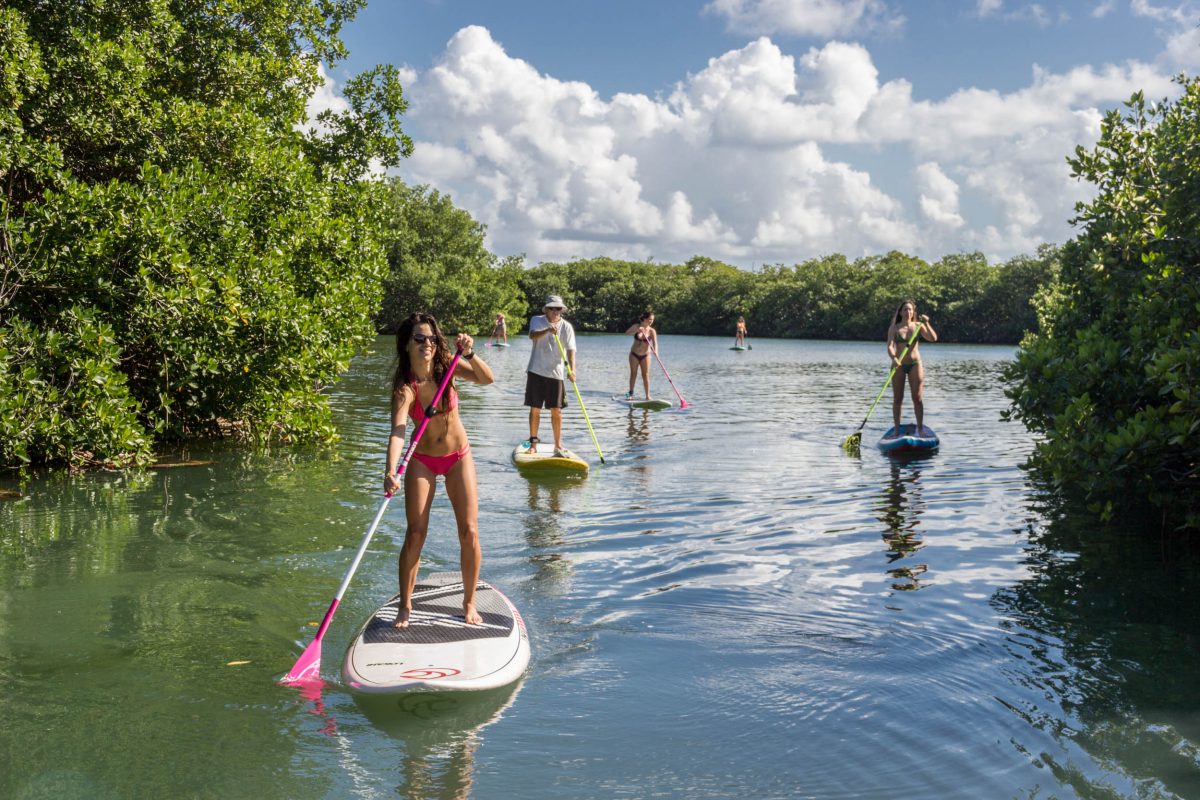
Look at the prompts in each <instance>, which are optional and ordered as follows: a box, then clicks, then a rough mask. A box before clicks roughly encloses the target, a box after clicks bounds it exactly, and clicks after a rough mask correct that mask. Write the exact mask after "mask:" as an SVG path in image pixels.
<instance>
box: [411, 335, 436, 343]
mask: <svg viewBox="0 0 1200 800" xmlns="http://www.w3.org/2000/svg"><path fill="white" fill-rule="evenodd" d="M412 340H413V341H414V342H416V343H417V344H425V343H426V342H429V343H430V344H437V341H438V337H437V336H435V335H434V334H432V333H414V334H413V335H412Z"/></svg>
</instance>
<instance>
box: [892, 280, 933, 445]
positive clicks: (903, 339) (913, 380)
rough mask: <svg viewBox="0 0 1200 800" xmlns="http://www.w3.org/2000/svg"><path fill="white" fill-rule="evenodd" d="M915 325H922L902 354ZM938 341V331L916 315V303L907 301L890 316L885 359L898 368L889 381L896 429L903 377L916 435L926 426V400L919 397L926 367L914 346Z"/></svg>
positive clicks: (898, 425)
mask: <svg viewBox="0 0 1200 800" xmlns="http://www.w3.org/2000/svg"><path fill="white" fill-rule="evenodd" d="M918 320H920V322H919V323H918ZM918 324H919V325H920V326H921V333H920V335H919V336H918V337H917V339H916V340H914V341H913V343H912V347H911V348H909V349H908V352H907V353H905V352H904V349H905V348H906V347H908V340H909V339H911V338H912V335H913V332H914V331H915V330H916V326H917V325H918ZM937 338H938V337H937V331H935V330H934V329H933V326H932V325H930V324H929V317H927V316H926V315H924V314H921V315H920V316H917V301H915V300H912V299H907V300H905V301H904V302H903V303H901V304H900V307H899V308H897V309H896V314H895V316H893V317H892V324H891V325H890V326H889V327H888V337H887V351H888V356H889V357H890V358H891V359H892V364H893V365H894V366H895V367H896V368H897V369H896V377H895V378H894V379H893V380H892V423H893V424H894V425H895V426H896V428H897V429H899V427H900V407H901V406H903V405H904V379H905V378H908V383H909V386H910V387H912V401H913V413H914V414H916V417H917V432H918V433H920V432H921V427H922V425H924V423H925V400H924V396H923V394H922V392H923V390H924V388H925V367H923V366H922V365H921V354H920V352H918V349H917V347H918V345H919V344H920V341H919V340H921V339H924V340H925V341H927V342H936V341H937ZM902 357H903V358H902Z"/></svg>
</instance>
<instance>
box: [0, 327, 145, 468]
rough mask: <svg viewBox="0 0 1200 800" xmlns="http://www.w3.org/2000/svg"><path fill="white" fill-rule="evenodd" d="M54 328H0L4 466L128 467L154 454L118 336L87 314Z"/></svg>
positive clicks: (0, 442)
mask: <svg viewBox="0 0 1200 800" xmlns="http://www.w3.org/2000/svg"><path fill="white" fill-rule="evenodd" d="M55 322H56V325H55V327H54V328H53V329H47V330H42V329H39V328H36V327H35V326H33V325H30V324H29V323H27V322H24V321H22V320H16V321H15V322H14V323H13V324H12V325H11V326H7V327H0V463H4V464H22V463H29V462H30V461H32V460H34V459H35V458H37V459H47V460H55V461H64V462H71V463H95V462H104V463H128V462H131V461H138V460H144V459H145V458H147V457H148V455H149V445H150V442H149V438H148V437H147V436H146V435H145V433H144V432H143V430H142V427H141V424H140V423H139V421H138V418H137V404H136V403H135V402H134V400H133V398H132V396H131V395H130V393H129V389H128V387H127V386H126V385H125V376H124V375H123V374H122V373H121V371H120V370H119V369H118V367H119V364H120V349H119V348H118V347H117V343H116V339H115V338H114V336H113V331H112V329H111V328H110V327H108V326H107V325H105V324H103V323H101V322H98V321H97V319H96V315H95V314H94V313H92V312H91V311H90V310H88V309H80V308H76V307H72V308H67V309H64V310H63V312H62V314H61V315H60V316H59V317H58V318H57V319H56V320H55Z"/></svg>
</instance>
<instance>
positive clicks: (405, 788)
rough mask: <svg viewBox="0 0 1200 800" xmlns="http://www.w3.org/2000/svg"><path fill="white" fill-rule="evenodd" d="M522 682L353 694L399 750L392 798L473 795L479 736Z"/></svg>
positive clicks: (439, 799)
mask: <svg viewBox="0 0 1200 800" xmlns="http://www.w3.org/2000/svg"><path fill="white" fill-rule="evenodd" d="M519 690H520V682H517V683H515V684H513V685H511V686H505V687H502V688H500V689H495V690H493V691H488V692H435V693H427V694H400V695H356V696H355V698H354V699H355V702H356V704H357V705H358V707H359V708H360V709H362V712H363V714H364V715H365V716H366V717H367V718H368V719H369V720H370V721H371V722H372V723H373V724H374V725H375V726H376V727H377V728H379V729H380V730H382V731H384V732H386V733H387V734H389V735H390V736H392V737H394V738H395V739H397V740H398V741H399V742H400V743H401V744H402V746H403V749H404V750H403V755H402V756H401V757H400V767H401V772H402V777H403V781H402V783H401V784H400V785H398V786H397V787H396V794H397V795H398V796H400V797H408V798H412V800H465V798H468V797H470V796H471V785H472V782H473V779H474V772H475V753H476V751H477V750H478V749H479V745H480V743H481V741H482V737H481V735H480V732H481V731H482V730H483V729H484V728H486V727H487V726H489V725H491V724H492V723H494V722H496V721H498V720H499V719H500V717H501V716H502V715H503V713H504V711H505V709H507V708H508V707H509V706H510V705H512V703H513V700H514V699H515V698H516V696H517V693H518V692H519Z"/></svg>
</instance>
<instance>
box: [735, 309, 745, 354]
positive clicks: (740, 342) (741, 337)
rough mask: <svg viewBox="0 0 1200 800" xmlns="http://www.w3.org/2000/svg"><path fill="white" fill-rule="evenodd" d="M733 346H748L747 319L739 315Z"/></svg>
mask: <svg viewBox="0 0 1200 800" xmlns="http://www.w3.org/2000/svg"><path fill="white" fill-rule="evenodd" d="M733 346H734V347H745V346H746V318H745V317H743V316H741V315H740V314H739V315H738V320H737V328H736V329H735V330H734V332H733Z"/></svg>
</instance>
